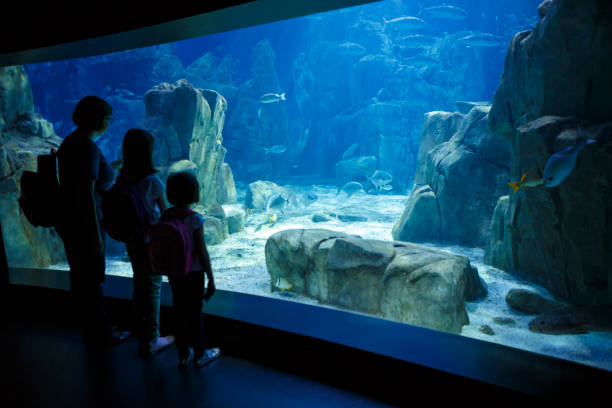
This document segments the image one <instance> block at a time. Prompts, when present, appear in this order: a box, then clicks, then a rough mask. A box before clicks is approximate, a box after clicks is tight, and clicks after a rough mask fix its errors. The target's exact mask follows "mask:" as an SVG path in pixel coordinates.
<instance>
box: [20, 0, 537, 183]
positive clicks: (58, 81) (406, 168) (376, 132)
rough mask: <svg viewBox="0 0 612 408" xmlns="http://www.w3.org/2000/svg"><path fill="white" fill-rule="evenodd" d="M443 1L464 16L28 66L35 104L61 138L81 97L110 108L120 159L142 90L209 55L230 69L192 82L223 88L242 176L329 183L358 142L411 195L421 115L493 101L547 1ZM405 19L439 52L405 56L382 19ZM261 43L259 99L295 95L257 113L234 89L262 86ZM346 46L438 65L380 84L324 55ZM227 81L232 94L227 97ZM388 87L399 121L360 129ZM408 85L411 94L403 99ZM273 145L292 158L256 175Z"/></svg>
mask: <svg viewBox="0 0 612 408" xmlns="http://www.w3.org/2000/svg"><path fill="white" fill-rule="evenodd" d="M446 4H448V5H453V6H456V7H459V8H461V9H462V10H464V11H465V13H467V18H465V19H461V20H453V19H447V18H436V17H432V16H430V15H428V14H427V13H426V12H423V9H427V8H429V7H432V6H438V5H440V3H439V2H438V1H432V0H424V1H418V2H417V1H397V0H386V1H382V2H377V3H372V4H367V5H363V6H357V7H353V8H349V9H344V10H337V11H331V12H327V13H321V14H317V15H313V16H307V17H301V18H296V19H291V20H287V21H281V22H276V23H271V24H266V25H261V26H255V27H250V28H245V29H241V30H235V31H232V32H227V33H220V34H215V35H210V36H206V37H201V38H194V39H189V40H184V41H179V42H176V43H173V44H168V45H162V46H156V47H149V48H145V49H139V50H131V51H125V52H120V53H114V54H109V55H102V56H94V57H89V58H80V59H74V60H67V61H58V62H52V63H43V64H34V65H28V66H26V70H27V72H28V74H29V76H30V81H31V84H32V88H33V93H34V103H35V106H36V109H37V110H38V111H39V112H40V113H41V114H42V115H43V117H45V118H46V119H47V120H49V121H50V122H52V123H54V125H55V130H56V132H57V134H58V135H60V136H62V137H64V136H65V135H67V134H68V133H69V132H70V130H71V128H72V126H73V125H72V122H71V113H72V109H73V107H74V105H75V103H76V101H78V99H80V98H81V97H82V96H85V95H87V94H96V95H99V96H102V97H104V98H106V99H107V100H108V101H109V102H110V103H111V105H113V106H114V108H115V113H114V115H113V116H114V119H115V122H114V125H113V126H112V127H111V128H110V129H109V130H108V132H107V134H106V135H105V138H104V140H101V141H100V142H99V144H100V147H101V148H102V151H103V152H104V154H105V155H106V156H107V158H109V159H110V160H113V159H115V158H117V157H118V155H119V146H120V143H121V140H122V137H123V134H124V133H125V131H127V129H129V128H130V127H138V126H140V125H141V124H142V120H143V119H144V114H145V113H144V106H143V104H142V103H141V102H140V101H141V98H142V97H143V95H144V93H145V92H146V91H147V90H149V89H151V88H152V87H153V86H155V85H157V84H158V83H160V82H169V83H174V82H175V81H176V80H177V79H180V78H185V77H186V76H187V75H186V72H187V71H189V67H190V64H193V63H194V62H196V61H197V60H198V59H199V58H201V57H203V56H204V55H205V54H207V53H210V54H209V55H208V57H211V59H212V61H213V62H212V68H213V69H217V68H218V67H219V64H221V62H222V61H225V63H226V66H225V68H223V69H222V74H221V75H216V77H215V78H210V77H208V78H207V75H206V74H201V75H200V74H198V75H200V78H195V79H194V78H193V77H192V78H191V80H190V82H192V83H193V85H194V86H196V87H200V88H211V89H215V90H218V91H219V92H220V93H222V94H224V96H225V97H226V99H227V100H228V103H229V105H228V110H227V113H226V126H225V128H224V132H223V137H224V146H225V147H226V148H227V149H228V153H227V156H226V162H228V163H229V164H230V166H231V167H232V170H233V172H234V177H235V178H236V179H237V180H241V181H245V182H251V181H254V180H257V179H263V178H268V179H271V178H276V179H277V180H278V181H283V180H286V178H288V177H296V176H297V177H303V176H313V177H320V178H322V179H329V178H333V177H334V171H335V163H336V162H338V161H339V160H341V159H342V156H343V154H344V152H345V151H346V150H347V149H348V148H349V147H350V146H351V145H352V144H353V143H360V149H358V152H357V154H358V155H373V156H376V157H377V159H378V162H377V167H378V168H379V169H383V170H386V171H389V172H391V174H393V176H394V180H395V182H394V189H395V191H394V192H402V191H403V192H406V191H408V190H409V188H410V186H411V183H412V179H413V177H414V170H415V166H416V160H415V157H416V152H417V151H418V143H419V134H420V126H421V125H422V115H423V114H424V113H425V112H428V111H432V110H449V111H453V110H455V105H454V102H455V101H457V100H473V101H491V99H492V97H493V94H494V92H495V89H496V87H497V84H498V83H499V78H500V75H501V73H502V72H503V65H504V57H505V52H506V47H507V44H508V42H509V40H510V39H511V37H512V36H513V35H514V34H515V33H517V32H518V31H521V30H524V29H527V28H531V27H532V26H533V25H534V24H535V23H536V22H537V21H538V18H537V6H538V4H539V0H535V1H534V0H519V1H512V0H501V1H495V2H491V1H487V0H465V1H452V2H447V3H446ZM403 16H418V17H421V18H422V19H423V20H425V22H426V26H425V27H424V28H422V29H417V30H414V31H409V32H404V33H403V34H422V35H425V36H430V37H432V38H433V39H434V41H436V43H435V45H433V46H430V47H423V48H421V49H408V50H404V51H399V50H400V48H401V47H399V44H400V43H399V42H398V38H396V37H395V36H394V35H392V34H391V32H389V30H387V29H386V28H385V24H384V21H385V20H387V21H388V20H392V19H395V18H398V17H403ZM356 25H359V26H358V27H356ZM368 27H370V28H372V27H374V31H373V32H374V34H373V35H374V36H379V37H381V38H383V40H380V38H377V39H374V40H373V37H372V32H367V33H366V31H367V29H368ZM364 33H365V34H364ZM472 33H490V34H493V35H495V36H496V37H497V38H499V40H500V44H499V46H495V47H479V46H477V47H465V46H464V45H462V44H461V43H458V42H457V40H458V39H459V38H461V37H464V36H466V35H470V34H472ZM443 38H447V40H445V41H446V43H445V44H446V45H444V46H441V41H442V40H441V39H443ZM379 40H380V41H383V42H384V41H388V43H387V46H386V47H384V49H381V48H377V46H376V45H375V43H376V41H379ZM262 41H267V42H268V43H269V45H270V48H271V50H272V54H273V58H274V69H273V71H274V72H271V73H270V76H271V77H273V80H272V81H268V84H267V85H266V84H262V83H260V84H259V87H260V88H261V89H257V90H256V91H255V90H253V92H261V93H266V92H274V93H281V92H285V93H286V95H287V99H286V101H284V102H282V104H278V105H279V106H270V105H266V106H264V107H263V110H262V111H261V112H258V108H257V107H256V106H254V107H252V108H249V107H245V106H246V105H245V104H246V103H247V102H249V101H247V102H245V100H244V98H243V100H239V99H237V98H236V94H237V93H238V91H240V90H243V89H244V87H245V85H246V84H248V83H249V81H253V80H254V73H253V68H254V60H255V58H256V55H255V54H254V52H255V51H254V50H256V49H257V44H260V43H261V42H262ZM347 41H348V42H352V43H358V44H360V45H362V46H365V47H366V48H367V53H366V54H365V55H362V56H360V57H380V58H383V57H384V58H386V60H385V61H383V62H384V63H383V65H382V66H383V68H382V69H385V64H387V62H388V61H389V59H392V60H395V62H397V64H399V65H403V66H405V65H407V64H410V63H409V62H407V58H408V59H409V58H410V57H412V56H417V57H418V56H427V57H430V58H433V60H437V62H436V63H434V64H431V65H424V66H419V67H417V68H416V69H413V68H410V69H408V70H406V71H404V72H407V71H410V72H408V75H407V77H406V78H407V79H406V83H402V82H401V81H402V79H401V78H400V79H399V80H393V79H392V78H391V77H392V75H391V76H390V75H387V78H382V77H381V75H379V74H378V72H377V70H379V69H381V68H380V66H379V65H380V64H379V65H376V64H371V65H367V66H364V67H362V68H360V69H359V70H357V71H358V72H359V74H358V75H357V76H355V71H356V69H355V66H356V64H357V60H356V59H352V60H351V61H350V63H347V64H339V63H338V60H337V59H334V58H336V57H337V55H333V54H334V53H330V55H322V54H324V49H325V47H327V46H331V45H334V44H335V45H338V44H342V43H345V42H347ZM321 50H323V52H322V51H321ZM162 61H165V62H164V63H161V62H162ZM168 61H169V62H168ZM228 61H231V62H228ZM387 66H388V64H387ZM192 72H193V70H192ZM305 73H306V74H307V75H310V77H311V81H310V82H308V83H304V81H300V80H299V77H300V75H301V76H302V77H303V76H304V74H305ZM359 75H360V76H359ZM189 79H190V78H188V80H189ZM260 82H261V81H260ZM220 83H222V84H223V85H227V86H229V87H231V88H232V89H233V90H234V91H231V92H230V91H227V89H226V88H223V87H222V86H220ZM410 87H412V88H414V89H412V88H410ZM256 88H258V86H255V88H253V89H256ZM273 88H278V89H273ZM305 88H308V89H305ZM381 88H385V89H384V92H386V93H387V94H389V95H387V96H386V97H385V98H384V100H383V102H387V103H391V104H394V106H395V108H394V109H395V111H392V112H391V113H389V112H388V109H387V110H386V111H385V113H384V114H385V115H386V116H389V115H391V120H392V121H394V122H395V125H389V124H387V125H385V124H381V123H372V124H371V125H367V124H365V125H364V124H355V121H356V120H357V119H355V117H356V115H357V116H363V112H364V109H366V110H367V108H368V106H371V105H372V98H374V97H376V94H377V93H378V91H379V90H380V89H381ZM404 88H410V89H407V90H406V91H405V92H403V93H402V89H404ZM383 95H385V93H383ZM251 96H252V97H257V95H251ZM379 99H381V100H382V99H383V98H382V97H381V98H379ZM250 102H252V101H250ZM255 102H256V101H255ZM280 105H282V106H280ZM387 108H389V107H387ZM245 109H246V110H249V109H250V112H247V113H248V114H249V115H250V116H251V117H252V118H254V117H255V116H256V115H259V116H261V115H263V116H264V117H263V118H261V117H259V118H258V120H259V123H254V124H252V123H242V122H240V121H237V120H236V118H233V117H232V115H233V114H234V113H235V112H244V110H245ZM242 116H244V115H242ZM394 116H396V117H394ZM387 119H388V118H386V119H385V121H386V120H387ZM368 120H370V119H368ZM402 121H403V122H402ZM400 122H402V123H401V124H400ZM273 123H274V124H273ZM368 126H369V127H368ZM245 128H247V129H246V131H245ZM306 133H307V134H308V141H307V143H306V146H304V147H303V148H301V149H297V148H296V145H297V144H298V139H299V138H300V137H304V135H305V134H306ZM380 135H382V137H381V136H380ZM374 138H378V139H379V140H373V139H374ZM383 138H386V142H385V143H387V145H390V146H393V148H394V149H397V152H394V153H393V154H390V155H387V156H388V157H387V156H384V155H383V156H384V157H381V153H380V151H381V149H385V148H387V149H388V146H385V145H384V143H383ZM400 139H401V141H400ZM245 140H246V141H247V144H246V146H245ZM277 144H280V145H283V146H287V147H288V151H287V152H286V154H284V155H282V157H281V156H278V157H277V156H274V157H273V160H274V161H275V163H273V165H267V166H266V165H264V166H263V167H262V168H257V169H256V170H255V171H252V170H253V168H254V166H256V165H258V164H260V163H261V162H262V160H264V161H265V159H266V157H265V156H262V151H263V148H265V147H270V146H272V145H277ZM238 147H239V148H242V149H243V151H239V150H238V149H237V148H238ZM249 169H250V170H251V171H249Z"/></svg>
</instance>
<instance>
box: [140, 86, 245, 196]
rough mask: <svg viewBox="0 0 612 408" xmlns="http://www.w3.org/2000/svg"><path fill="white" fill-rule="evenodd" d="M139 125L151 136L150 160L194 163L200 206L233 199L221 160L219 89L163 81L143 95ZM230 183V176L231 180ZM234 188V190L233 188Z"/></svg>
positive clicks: (223, 103)
mask: <svg viewBox="0 0 612 408" xmlns="http://www.w3.org/2000/svg"><path fill="white" fill-rule="evenodd" d="M144 102H145V107H146V118H145V123H144V127H145V128H146V129H149V130H150V131H151V133H152V134H153V135H154V136H155V152H154V160H155V163H156V164H158V165H160V166H162V167H164V168H165V167H168V166H169V164H170V163H173V162H175V161H179V160H187V159H188V160H190V161H191V162H193V163H194V164H195V165H196V169H194V170H193V171H194V173H195V175H196V177H197V178H198V181H199V182H200V204H201V205H203V206H208V205H210V204H213V203H218V199H219V198H222V200H224V202H227V200H230V201H231V199H232V197H235V195H236V193H235V187H234V186H233V183H232V182H231V181H230V176H229V175H228V174H227V172H228V171H229V172H231V170H229V166H228V165H227V164H225V163H223V160H224V158H225V153H226V149H225V148H224V147H223V145H222V142H223V134H222V132H223V125H224V121H225V111H226V109H227V103H226V101H225V99H224V98H223V96H221V95H220V94H219V93H218V92H216V91H212V90H209V89H198V88H194V87H193V86H192V85H191V84H190V83H188V82H187V81H185V80H179V81H177V82H176V84H174V85H171V84H168V83H162V84H160V85H157V86H155V87H154V88H153V89H151V90H149V91H148V92H147V93H146V94H145V97H144ZM231 180H232V181H233V178H231ZM232 189H233V191H232Z"/></svg>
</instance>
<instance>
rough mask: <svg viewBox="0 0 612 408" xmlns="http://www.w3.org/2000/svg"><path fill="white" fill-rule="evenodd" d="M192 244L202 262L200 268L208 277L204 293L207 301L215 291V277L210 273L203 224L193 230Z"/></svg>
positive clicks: (210, 268) (210, 267)
mask: <svg viewBox="0 0 612 408" xmlns="http://www.w3.org/2000/svg"><path fill="white" fill-rule="evenodd" d="M194 245H195V248H196V251H197V255H198V257H199V258H200V262H201V263H202V268H204V273H206V277H207V278H208V286H207V287H206V294H205V295H204V300H206V301H208V299H210V298H211V296H212V295H213V294H214V293H215V289H216V288H215V278H214V276H213V273H212V266H211V264H210V256H209V255H208V250H207V249H206V242H205V241H204V226H201V227H200V228H198V229H197V230H195V232H194Z"/></svg>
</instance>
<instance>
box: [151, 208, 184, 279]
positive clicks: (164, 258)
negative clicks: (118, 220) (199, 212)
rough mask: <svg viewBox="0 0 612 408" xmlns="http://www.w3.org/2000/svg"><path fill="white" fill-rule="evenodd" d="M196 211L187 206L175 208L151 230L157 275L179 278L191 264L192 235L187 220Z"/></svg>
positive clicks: (152, 256)
mask: <svg viewBox="0 0 612 408" xmlns="http://www.w3.org/2000/svg"><path fill="white" fill-rule="evenodd" d="M193 214H195V212H194V211H191V210H190V209H188V208H176V207H172V208H170V209H168V210H166V211H165V212H164V214H163V215H162V217H161V218H160V220H159V222H158V223H157V224H153V225H152V226H151V229H149V257H150V258H151V267H152V270H153V273H154V274H155V275H167V276H168V277H173V278H180V277H182V276H185V275H186V274H187V273H189V270H190V269H191V263H192V252H191V248H192V237H191V234H190V233H189V228H188V227H187V223H186V222H185V219H186V218H187V217H189V216H190V215H193Z"/></svg>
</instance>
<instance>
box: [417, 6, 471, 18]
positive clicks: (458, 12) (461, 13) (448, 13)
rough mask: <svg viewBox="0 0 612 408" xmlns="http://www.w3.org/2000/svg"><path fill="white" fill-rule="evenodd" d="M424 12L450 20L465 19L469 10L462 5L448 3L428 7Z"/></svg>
mask: <svg viewBox="0 0 612 408" xmlns="http://www.w3.org/2000/svg"><path fill="white" fill-rule="evenodd" d="M422 13H425V14H427V15H429V16H431V17H435V18H446V19H449V20H465V19H466V18H468V13H467V11H465V10H464V9H462V8H460V7H456V6H451V5H448V4H443V5H441V6H433V7H427V8H425V9H423V10H422Z"/></svg>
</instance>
